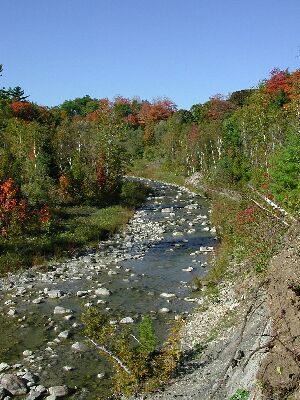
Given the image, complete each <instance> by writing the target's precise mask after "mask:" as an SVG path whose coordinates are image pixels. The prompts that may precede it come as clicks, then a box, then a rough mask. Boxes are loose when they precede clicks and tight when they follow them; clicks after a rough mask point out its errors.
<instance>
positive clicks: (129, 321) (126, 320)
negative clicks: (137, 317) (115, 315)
mask: <svg viewBox="0 0 300 400" xmlns="http://www.w3.org/2000/svg"><path fill="white" fill-rule="evenodd" d="M132 323H133V319H132V318H131V317H125V318H122V319H121V321H120V324H132Z"/></svg>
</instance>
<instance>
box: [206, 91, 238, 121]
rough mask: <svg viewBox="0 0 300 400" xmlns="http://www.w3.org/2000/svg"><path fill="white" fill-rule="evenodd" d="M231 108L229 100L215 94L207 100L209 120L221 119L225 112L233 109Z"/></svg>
mask: <svg viewBox="0 0 300 400" xmlns="http://www.w3.org/2000/svg"><path fill="white" fill-rule="evenodd" d="M233 108H234V107H233V105H232V104H231V103H230V102H229V101H227V100H224V99H223V97H222V95H219V94H217V95H215V96H213V97H211V98H210V100H209V109H208V117H209V119H210V120H221V119H222V118H223V117H224V116H225V114H226V113H228V112H230V111H233Z"/></svg>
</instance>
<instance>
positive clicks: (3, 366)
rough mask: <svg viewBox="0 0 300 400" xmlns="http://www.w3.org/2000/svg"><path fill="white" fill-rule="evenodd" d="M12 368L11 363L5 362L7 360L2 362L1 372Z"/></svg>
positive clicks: (0, 365)
mask: <svg viewBox="0 0 300 400" xmlns="http://www.w3.org/2000/svg"><path fill="white" fill-rule="evenodd" d="M10 368H11V366H10V365H9V364H7V363H5V362H2V363H1V364H0V372H4V371H7V370H8V369H10Z"/></svg>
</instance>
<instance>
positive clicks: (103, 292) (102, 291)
mask: <svg viewBox="0 0 300 400" xmlns="http://www.w3.org/2000/svg"><path fill="white" fill-rule="evenodd" d="M95 294H96V295H97V296H109V295H110V294H111V292H110V291H109V290H108V289H106V288H98V289H96V290H95Z"/></svg>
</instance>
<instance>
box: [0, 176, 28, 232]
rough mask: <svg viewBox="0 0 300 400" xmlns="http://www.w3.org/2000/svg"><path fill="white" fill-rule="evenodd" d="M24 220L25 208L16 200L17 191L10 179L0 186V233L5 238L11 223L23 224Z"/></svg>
mask: <svg viewBox="0 0 300 400" xmlns="http://www.w3.org/2000/svg"><path fill="white" fill-rule="evenodd" d="M25 220H26V206H25V201H24V200H23V199H21V200H19V199H18V189H17V188H16V186H15V185H14V182H13V180H12V178H9V179H8V180H6V181H5V182H4V183H2V184H1V185H0V232H1V236H3V237H5V236H6V235H7V234H8V232H9V228H10V227H11V225H12V223H18V224H23V223H24V222H25Z"/></svg>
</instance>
